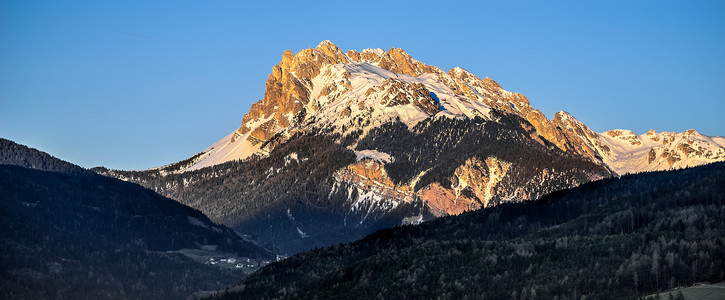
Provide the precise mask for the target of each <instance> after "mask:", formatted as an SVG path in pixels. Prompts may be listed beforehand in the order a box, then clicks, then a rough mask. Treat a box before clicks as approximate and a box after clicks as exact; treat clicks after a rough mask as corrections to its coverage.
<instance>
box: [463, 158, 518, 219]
mask: <svg viewBox="0 0 725 300" xmlns="http://www.w3.org/2000/svg"><path fill="white" fill-rule="evenodd" d="M510 166H511V164H510V163H507V162H504V161H501V160H499V159H497V158H495V157H489V158H487V159H486V160H485V161H480V160H479V159H477V158H470V159H468V160H466V162H465V163H464V164H463V165H461V166H459V167H458V168H456V171H455V172H454V180H453V186H452V188H453V190H454V191H455V195H456V196H457V197H461V196H463V197H468V198H472V199H475V201H471V202H472V203H475V204H476V207H475V208H476V209H478V208H480V207H485V206H487V205H488V202H489V200H491V198H492V197H493V196H494V195H495V187H496V185H497V184H498V183H499V182H501V180H502V179H503V178H504V176H506V173H507V172H508V170H509V167H510Z"/></svg>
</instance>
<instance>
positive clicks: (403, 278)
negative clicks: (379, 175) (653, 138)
mask: <svg viewBox="0 0 725 300" xmlns="http://www.w3.org/2000/svg"><path fill="white" fill-rule="evenodd" d="M723 266H725V163H716V164H711V165H706V166H702V167H697V168H692V169H685V170H679V171H670V172H656V173H646V174H637V175H629V176H624V177H622V178H612V179H606V180H601V181H598V182H592V183H589V184H585V185H583V186H581V187H578V188H574V189H571V190H565V191H560V192H555V193H552V194H550V195H547V196H545V197H543V198H542V199H540V200H538V201H531V202H524V203H509V204H502V205H499V206H496V207H492V208H486V209H482V210H479V211H474V212H469V213H465V214H463V215H460V216H454V217H443V218H439V219H435V220H432V221H429V222H425V223H423V224H421V225H418V226H404V227H397V228H393V229H385V230H380V231H378V232H376V233H374V234H371V235H369V236H367V237H366V238H364V239H362V240H360V241H357V242H354V243H350V244H339V245H335V246H331V247H326V248H318V249H314V250H310V251H307V252H303V253H300V254H298V255H295V256H293V257H291V258H289V259H287V260H284V261H281V262H278V263H275V264H272V265H270V266H268V267H265V268H263V269H262V270H260V271H258V272H257V273H255V274H254V275H252V276H251V277H249V278H247V279H245V280H243V281H242V282H240V283H239V284H237V285H235V286H233V287H230V288H228V289H226V290H225V291H223V292H221V293H220V294H218V295H217V296H216V298H217V299H272V298H283V299H375V298H385V299H391V298H392V299H431V298H442V299H481V298H486V299H582V297H585V298H586V299H636V298H638V297H641V296H644V295H647V294H650V293H653V292H655V291H660V290H665V289H668V288H672V287H677V286H689V285H691V284H693V283H694V282H701V281H709V282H719V281H722V280H723V279H725V267H723Z"/></svg>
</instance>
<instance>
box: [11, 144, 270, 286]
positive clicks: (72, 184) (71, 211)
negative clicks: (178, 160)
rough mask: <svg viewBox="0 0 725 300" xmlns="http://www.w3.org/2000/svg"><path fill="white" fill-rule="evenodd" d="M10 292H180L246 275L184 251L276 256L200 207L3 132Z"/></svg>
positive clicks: (209, 253)
mask: <svg viewBox="0 0 725 300" xmlns="http://www.w3.org/2000/svg"><path fill="white" fill-rule="evenodd" d="M0 190H2V193H0V224H1V225H2V228H3V234H2V235H1V236H0V249H2V250H1V251H0V253H1V254H0V266H1V267H0V270H1V271H0V272H1V274H2V276H0V295H2V297H1V298H3V299H98V298H154V299H179V298H185V297H188V296H191V295H192V294H193V293H196V292H200V291H208V290H214V289H218V288H220V287H223V286H224V285H228V284H231V283H233V282H234V281H235V280H238V279H240V278H242V277H243V273H241V272H231V271H227V270H223V269H221V268H218V267H212V266H210V265H204V264H202V263H199V262H196V261H194V260H192V259H191V258H189V257H187V256H184V255H182V253H192V252H194V253H201V252H203V253H205V254H207V255H219V256H222V255H224V256H226V255H229V256H240V257H250V258H258V259H267V260H271V259H273V258H274V255H273V254H272V253H271V252H269V251H268V250H266V249H263V248H260V247H259V246H257V245H255V244H254V243H251V242H249V241H246V240H244V239H243V238H241V237H240V236H239V235H237V234H236V233H235V232H234V231H233V230H231V229H229V228H228V227H226V226H223V225H217V224H215V223H213V222H212V221H210V220H209V218H207V217H206V216H205V215H204V214H203V213H201V212H200V211H198V210H196V209H193V208H190V207H188V206H185V205H182V204H179V203H178V202H177V201H174V200H171V199H168V198H165V197H163V196H160V195H158V194H156V193H154V192H153V191H151V190H148V189H146V188H143V187H141V186H139V185H136V184H133V183H129V182H123V181H121V180H118V179H113V178H108V177H105V176H101V175H98V174H95V173H93V172H90V171H87V170H84V169H83V168H80V167H78V166H75V165H72V164H70V163H68V162H64V161H61V160H59V159H57V158H54V157H52V156H50V155H48V154H47V153H44V152H40V151H37V150H35V149H32V148H28V147H26V146H23V145H19V144H16V143H14V142H12V141H9V140H6V139H0Z"/></svg>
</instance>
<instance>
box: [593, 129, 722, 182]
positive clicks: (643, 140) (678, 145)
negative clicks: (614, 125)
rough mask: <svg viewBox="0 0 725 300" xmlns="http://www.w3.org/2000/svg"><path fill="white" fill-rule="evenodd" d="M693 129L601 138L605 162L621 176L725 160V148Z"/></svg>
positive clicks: (623, 133)
mask: <svg viewBox="0 0 725 300" xmlns="http://www.w3.org/2000/svg"><path fill="white" fill-rule="evenodd" d="M715 140H722V137H709V136H706V135H702V134H700V133H698V132H697V131H695V130H693V129H690V130H687V131H685V132H682V133H676V132H659V133H658V132H656V131H654V130H650V131H648V132H646V133H645V134H641V135H637V134H635V133H633V132H632V131H630V130H610V131H607V132H603V133H600V134H599V137H598V141H599V142H600V145H601V146H600V147H599V150H600V152H599V153H600V154H601V156H602V158H603V161H604V162H605V163H606V164H607V165H608V166H609V167H610V168H612V170H614V171H615V172H617V173H618V174H627V173H637V172H644V171H660V170H671V169H680V168H686V167H694V166H699V165H703V164H707V163H711V162H716V161H723V160H725V148H724V147H723V146H721V145H720V144H718V143H717V142H716V141H715Z"/></svg>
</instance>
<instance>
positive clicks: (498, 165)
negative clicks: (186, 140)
mask: <svg viewBox="0 0 725 300" xmlns="http://www.w3.org/2000/svg"><path fill="white" fill-rule="evenodd" d="M620 138H621V137H613V136H612V135H611V134H609V133H604V134H600V133H595V132H594V131H592V130H591V129H590V128H588V127H587V126H586V125H585V124H583V123H582V122H580V121H578V120H577V119H576V118H574V117H573V116H571V115H570V114H568V113H566V112H559V113H557V114H556V115H555V116H554V118H553V119H551V120H550V119H548V118H547V117H546V116H544V114H543V113H541V111H539V110H537V109H535V108H534V107H532V106H531V104H530V102H529V100H528V99H527V98H526V97H525V96H524V95H521V94H519V93H513V92H509V91H506V90H504V89H503V88H502V87H501V85H499V84H498V83H497V82H495V81H494V80H492V79H491V78H488V77H486V78H483V79H480V78H479V77H476V76H475V75H473V74H471V73H470V72H468V71H466V70H465V69H463V68H460V67H456V68H453V69H451V70H450V71H448V72H445V71H443V70H442V69H440V68H438V67H435V66H431V65H427V64H424V63H422V62H420V61H418V60H415V59H414V58H412V57H411V56H410V55H409V54H408V53H407V52H405V51H404V50H402V49H398V48H392V49H390V50H389V51H384V50H382V49H366V50H362V51H360V52H357V51H354V50H350V51H347V52H343V51H342V50H340V49H339V48H338V47H337V46H335V45H334V44H333V43H331V42H329V41H324V42H322V43H320V44H319V45H318V46H317V47H315V48H309V49H304V50H302V51H299V52H298V53H296V54H293V53H292V52H291V51H289V50H287V51H285V52H284V53H283V55H282V60H281V61H280V63H279V64H277V65H276V66H274V67H273V68H272V72H271V74H269V77H268V79H267V81H266V90H265V95H264V98H263V99H261V100H259V101H258V102H257V103H254V104H253V105H252V107H251V109H250V111H249V112H248V113H247V114H245V115H244V117H243V119H242V124H241V126H240V127H239V128H237V129H236V130H234V131H233V132H232V133H230V134H228V135H227V136H226V137H224V138H223V139H221V140H219V141H218V142H216V143H214V144H213V145H211V146H210V147H208V148H207V149H205V150H203V151H201V152H199V153H197V154H196V155H194V156H192V157H190V158H189V159H186V160H184V161H182V162H179V163H175V164H171V165H168V166H163V167H160V168H156V169H151V170H146V171H119V170H106V169H103V168H98V169H95V171H97V172H99V173H100V174H104V175H108V176H112V177H116V178H120V179H124V180H129V181H133V182H136V183H139V184H141V185H144V186H146V187H148V188H150V189H153V190H155V191H156V192H158V193H160V194H162V195H165V196H167V197H170V198H172V199H175V200H178V201H180V202H182V203H184V204H187V205H189V206H192V207H194V208H197V209H199V210H201V211H203V212H204V213H205V214H207V215H208V216H209V217H210V218H211V219H212V220H213V221H215V222H221V223H223V224H226V225H228V226H231V227H233V228H234V229H236V230H238V231H240V232H244V233H247V234H252V235H255V236H258V237H259V238H260V239H261V240H264V241H266V242H268V243H271V244H274V245H277V246H278V247H279V249H280V250H281V251H283V252H287V253H294V252H298V251H302V250H306V249H311V248H314V247H319V246H324V245H329V244H334V243H339V242H345V241H352V240H354V239H356V238H360V237H362V236H364V235H365V234H368V233H371V232H373V231H375V230H377V229H380V228H385V227H390V226H393V225H400V224H411V223H419V222H421V221H424V220H430V219H432V218H435V217H440V216H444V215H455V214H460V213H463V212H465V211H468V210H475V209H479V208H482V207H488V206H493V205H498V204H501V203H506V202H519V201H526V200H535V199H537V198H539V197H540V196H542V195H545V194H547V193H550V192H553V191H557V190H561V189H566V188H571V187H575V186H578V185H581V184H583V183H586V182H590V181H596V180H601V179H604V178H609V177H611V176H616V175H621V174H625V173H630V172H635V173H636V172H641V171H647V170H660V169H672V168H679V167H684V166H693V165H697V164H702V163H706V162H712V161H721V160H725V148H723V147H722V146H721V145H719V144H717V141H718V139H719V140H720V141H722V140H725V139H723V138H716V137H706V136H702V135H699V134H698V135H687V137H684V134H683V137H682V138H679V139H677V140H676V141H672V142H670V143H667V144H663V145H655V144H653V143H654V142H652V143H649V142H647V143H644V142H643V143H640V145H636V147H635V145H630V146H628V147H624V146H623V142H621V141H620V140H619V139H620ZM663 139H664V138H663ZM668 141H669V139H668ZM317 143H319V144H317ZM683 143H684V144H683ZM322 145H326V146H325V147H324V148H323V147H322ZM688 147H689V148H688ZM651 149H654V150H652V151H654V156H655V159H654V160H652V161H651V162H650V161H649V156H648V155H649V154H648V153H649V152H647V151H650V150H651ZM701 149H704V150H701ZM665 150H666V151H665ZM690 150H693V151H690ZM303 153H304V154H303ZM643 153H644V154H645V155H644V156H643ZM675 156H676V157H677V159H679V161H675V162H673V163H671V164H670V161H672V160H673V158H672V157H675ZM330 159H334V161H331V160H330ZM313 161H314V162H315V164H312V162H313ZM323 168H325V169H324V170H322V169H323ZM308 172H311V173H312V174H314V176H307V175H308Z"/></svg>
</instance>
